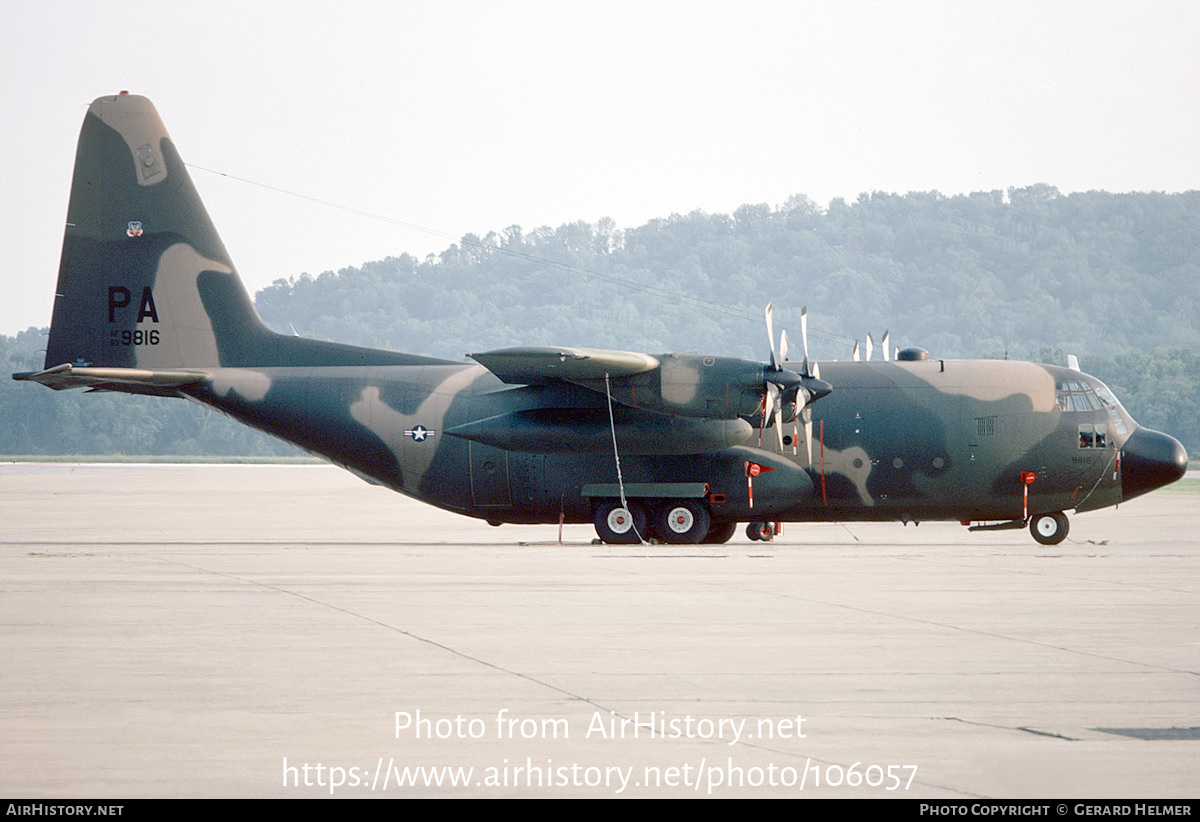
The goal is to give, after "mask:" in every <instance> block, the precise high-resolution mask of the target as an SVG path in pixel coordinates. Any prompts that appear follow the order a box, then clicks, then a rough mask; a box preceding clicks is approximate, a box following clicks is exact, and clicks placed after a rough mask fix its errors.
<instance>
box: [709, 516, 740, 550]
mask: <svg viewBox="0 0 1200 822" xmlns="http://www.w3.org/2000/svg"><path fill="white" fill-rule="evenodd" d="M736 530H737V523H736V522H714V523H713V524H712V525H710V526H708V534H707V535H706V536H705V537H704V539H702V540H700V541H701V542H702V543H704V544H705V545H722V544H724V543H726V542H729V540H730V538H732V537H733V533H734V531H736Z"/></svg>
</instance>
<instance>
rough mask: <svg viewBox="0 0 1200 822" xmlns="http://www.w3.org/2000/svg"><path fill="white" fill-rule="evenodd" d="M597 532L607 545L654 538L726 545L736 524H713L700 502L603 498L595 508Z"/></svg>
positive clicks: (683, 543) (691, 543) (702, 501)
mask: <svg viewBox="0 0 1200 822" xmlns="http://www.w3.org/2000/svg"><path fill="white" fill-rule="evenodd" d="M595 524H596V533H597V534H599V535H600V539H602V540H604V541H605V542H606V543H608V544H609V545H628V544H632V543H637V542H641V541H643V540H645V541H647V542H649V541H650V539H651V538H652V537H653V538H654V539H657V540H660V541H662V542H666V543H670V544H672V545H696V544H698V543H706V544H719V543H723V542H728V541H729V539H730V537H732V536H733V533H734V531H735V530H737V523H736V522H713V521H712V515H711V514H710V513H709V510H708V505H707V504H705V502H704V500H701V499H667V500H657V499H629V500H626V504H625V505H622V504H621V501H620V500H619V499H606V500H602V501H601V502H600V505H599V506H597V508H596V517H595Z"/></svg>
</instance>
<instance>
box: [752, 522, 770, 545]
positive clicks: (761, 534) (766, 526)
mask: <svg viewBox="0 0 1200 822" xmlns="http://www.w3.org/2000/svg"><path fill="white" fill-rule="evenodd" d="M746 536H748V537H750V539H751V540H753V541H756V542H770V541H771V540H772V539H774V538H775V526H774V525H772V524H771V523H769V522H751V523H747V525H746Z"/></svg>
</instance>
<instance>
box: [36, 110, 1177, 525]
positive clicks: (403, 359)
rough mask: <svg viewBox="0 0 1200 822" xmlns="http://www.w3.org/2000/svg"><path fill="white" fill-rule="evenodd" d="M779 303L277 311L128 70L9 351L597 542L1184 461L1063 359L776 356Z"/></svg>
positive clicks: (896, 516)
mask: <svg viewBox="0 0 1200 822" xmlns="http://www.w3.org/2000/svg"><path fill="white" fill-rule="evenodd" d="M766 319H767V327H768V335H767V336H768V339H769V341H770V347H771V359H770V361H769V362H767V363H761V362H753V361H747V360H740V359H732V358H728V357H715V356H712V357H709V356H698V355H684V354H658V355H649V354H639V353H631V352H624V351H606V350H596V349H588V348H546V347H531V348H508V349H504V350H499V351H489V352H485V353H478V354H472V355H469V356H470V357H471V358H472V359H473V360H474V361H475V362H473V363H468V362H452V361H447V360H440V359H433V358H430V357H421V356H414V355H411V354H401V353H395V352H391V351H379V350H373V349H367V348H359V347H356V346H350V345H339V344H336V343H329V342H322V341H316V340H309V339H303V338H300V337H297V336H287V335H283V334H277V333H275V332H273V331H271V330H269V329H268V328H266V326H265V325H264V324H263V323H262V321H261V320H260V319H259V317H258V315H257V314H256V313H255V311H254V308H253V306H252V303H251V301H250V297H249V295H248V294H247V292H246V290H245V288H244V286H243V285H242V283H241V281H240V279H239V278H238V275H237V273H236V271H235V269H234V266H233V263H232V262H231V261H230V259H229V256H228V254H227V252H226V250H225V247H224V245H223V244H222V243H221V240H220V238H219V237H218V236H217V232H216V229H215V228H214V227H213V225H212V223H211V221H210V219H209V217H208V214H207V212H206V211H205V209H204V206H203V205H202V204H201V202H200V199H199V197H198V196H197V193H196V191H195V189H194V187H193V185H192V182H191V180H190V178H189V176H188V172H187V170H186V168H185V167H184V164H183V161H182V160H181V159H180V156H179V153H178V152H177V151H176V148H175V144H174V143H173V142H172V141H171V139H170V138H169V137H168V135H167V132H166V130H165V128H164V127H163V124H162V121H161V120H160V119H159V116H158V113H157V111H156V110H155V109H154V107H153V105H152V104H151V103H150V102H149V101H148V100H146V99H145V98H143V97H137V96H134V95H129V94H127V93H125V92H122V93H121V94H119V95H116V96H111V97H102V98H100V99H98V100H96V101H95V102H94V103H92V105H91V107H90V109H89V110H88V113H87V115H86V117H85V119H84V123H83V128H82V132H81V134H80V137H79V147H78V154H77V156H76V161H75V176H74V181H73V183H72V188H71V199H70V206H69V211H68V215H67V227H66V238H65V240H64V243H63V254H62V263H61V268H60V270H59V276H58V290H57V292H56V296H55V304H54V315H53V321H52V324H51V328H50V339H49V343H48V346H47V351H46V363H45V370H43V371H38V372H30V373H22V374H14V375H13V376H14V378H15V379H18V380H33V381H35V382H40V383H42V384H43V385H47V386H49V387H51V388H55V389H64V388H74V387H85V388H90V389H93V390H100V391H123V392H127V393H131V394H150V395H155V396H169V397H185V398H187V399H191V400H194V401H196V402H199V403H202V404H204V405H207V406H211V407H213V408H215V409H217V410H219V411H222V412H224V413H225V414H227V415H229V416H231V417H234V418H235V419H238V420H240V421H242V422H244V423H246V424H248V425H251V426H254V427H255V428H258V429H260V430H262V431H265V432H267V433H269V434H273V435H275V436H277V437H281V438H282V439H285V440H287V441H289V442H292V443H295V444H296V445H298V446H299V447H301V448H303V449H305V450H307V451H310V452H312V453H314V454H319V455H320V456H322V457H324V458H326V459H328V460H330V461H331V462H334V463H336V464H338V465H341V466H343V467H345V468H347V469H349V470H350V471H353V472H354V473H355V474H357V475H359V476H360V477H362V478H363V479H365V480H367V481H368V482H371V483H375V484H379V485H384V486H387V487H389V488H392V489H394V490H396V491H399V492H401V493H404V494H408V495H410V496H412V497H415V498H417V499H420V500H423V501H425V502H428V503H431V504H433V505H436V506H439V507H441V508H444V509H446V510H449V511H454V512H457V513H460V514H465V515H468V516H473V517H479V518H481V519H484V520H487V521H488V522H490V523H493V524H500V523H505V522H519V523H556V522H568V523H579V522H593V523H594V524H595V527H596V530H597V532H598V533H599V535H600V537H601V538H602V539H603V540H604V541H605V542H609V543H622V542H636V541H638V540H641V539H649V538H652V537H656V538H658V539H660V540H662V541H665V542H668V543H697V542H724V541H726V540H728V539H729V538H730V537H731V536H732V535H733V533H734V531H735V530H736V528H737V525H738V523H741V522H746V523H749V525H748V528H747V533H748V534H749V535H750V536H751V537H752V538H755V539H770V538H771V536H772V534H773V533H774V531H775V528H776V527H777V524H779V523H782V522H811V521H853V520H899V521H902V522H904V523H906V524H907V523H908V522H910V521H912V522H919V521H921V520H951V521H960V522H962V523H963V524H965V525H970V526H971V527H972V528H975V529H1003V528H1021V527H1024V526H1025V525H1028V526H1029V528H1030V531H1031V532H1032V535H1033V537H1034V538H1035V539H1036V540H1037V541H1039V542H1041V543H1044V544H1054V543H1058V542H1061V541H1062V540H1063V538H1064V537H1065V536H1066V534H1067V527H1068V524H1067V517H1066V515H1065V514H1064V513H1063V512H1064V511H1066V510H1067V509H1074V510H1075V511H1077V512H1083V511H1090V510H1093V509H1096V508H1102V507H1105V506H1108V505H1115V504H1117V503H1120V502H1123V501H1125V500H1128V499H1131V498H1132V497H1136V496H1138V495H1140V494H1144V493H1146V492H1147V491H1150V490H1152V489H1155V488H1158V487H1160V486H1162V485H1165V484H1167V483H1169V482H1173V481H1174V480H1176V479H1178V478H1179V477H1180V476H1182V475H1183V472H1184V470H1185V468H1186V464H1187V458H1186V454H1185V452H1184V449H1183V446H1182V445H1181V444H1180V443H1179V442H1178V441H1177V440H1175V439H1173V438H1172V437H1169V436H1167V435H1166V434H1161V433H1159V432H1156V431H1151V430H1148V429H1146V428H1141V427H1139V426H1138V425H1137V423H1135V422H1134V421H1133V419H1132V418H1131V417H1130V416H1129V414H1128V413H1127V412H1126V411H1125V409H1124V408H1122V407H1121V404H1120V403H1119V402H1117V400H1116V399H1115V398H1114V397H1113V394H1112V392H1110V391H1109V390H1108V388H1106V387H1105V386H1104V385H1103V384H1102V383H1101V382H1100V381H1099V380H1097V379H1095V378H1094V377H1090V376H1088V375H1086V374H1083V373H1080V372H1079V371H1078V370H1077V369H1075V368H1061V367H1055V366H1049V365H1036V364H1032V363H1023V362H1011V361H1000V360H985V361H961V360H943V359H935V358H931V357H929V356H928V355H927V354H926V353H925V352H924V351H922V350H920V349H906V350H904V351H900V352H899V353H898V356H896V357H895V358H894V359H893V358H887V359H885V360H883V361H880V360H871V359H870V358H869V357H868V359H867V360H866V361H862V362H855V361H850V362H827V363H824V364H823V366H822V367H821V369H820V371H822V372H823V374H822V373H818V368H817V366H816V365H815V364H814V363H811V362H810V361H809V358H808V355H807V350H806V353H805V357H804V361H803V363H789V362H788V361H787V360H786V356H787V352H786V347H787V343H786V335H784V337H783V338H782V340H781V346H780V347H781V353H780V356H776V353H775V338H774V331H773V329H772V328H771V311H770V307H768V310H767V314H766ZM805 336H807V335H806V334H805ZM886 347H887V346H886V345H885V350H886ZM805 349H807V342H806V343H805Z"/></svg>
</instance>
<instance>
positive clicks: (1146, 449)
mask: <svg viewBox="0 0 1200 822" xmlns="http://www.w3.org/2000/svg"><path fill="white" fill-rule="evenodd" d="M1187 464H1188V459H1187V451H1185V450H1184V448H1183V443H1181V442H1180V441H1179V440H1177V439H1175V438H1174V437H1172V436H1168V435H1167V434H1164V433H1162V432H1160V431H1154V430H1152V429H1150V428H1138V429H1137V430H1136V431H1134V432H1133V433H1132V434H1131V435H1130V436H1129V439H1127V440H1125V446H1124V447H1123V448H1122V449H1121V497H1122V499H1132V498H1133V497H1136V496H1140V495H1141V494H1145V493H1146V492H1148V491H1153V490H1154V489H1155V488H1162V487H1163V486H1164V485H1167V484H1168V483H1172V482H1174V481H1175V480H1177V479H1179V478H1180V477H1182V476H1183V475H1184V472H1186V471H1187Z"/></svg>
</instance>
